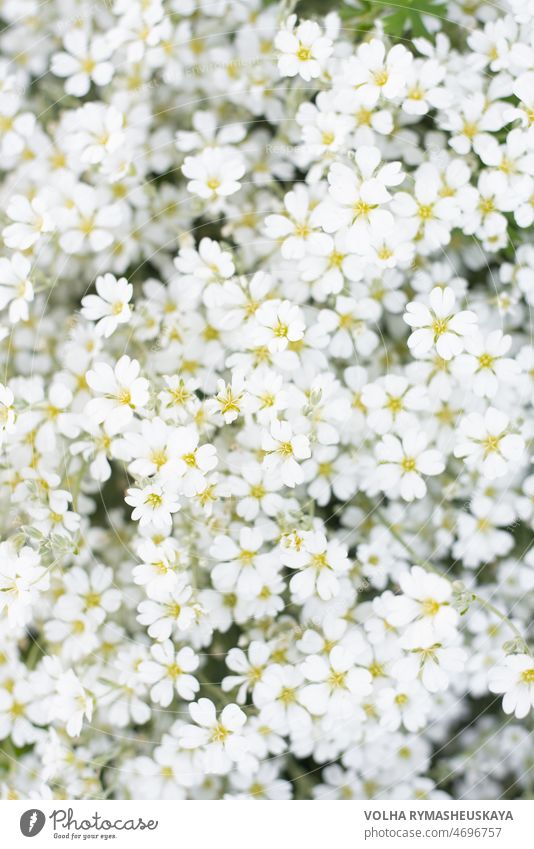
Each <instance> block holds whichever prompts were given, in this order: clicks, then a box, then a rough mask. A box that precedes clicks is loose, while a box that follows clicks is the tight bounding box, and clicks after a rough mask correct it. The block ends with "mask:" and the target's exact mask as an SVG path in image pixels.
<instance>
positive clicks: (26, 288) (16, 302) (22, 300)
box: [0, 253, 33, 324]
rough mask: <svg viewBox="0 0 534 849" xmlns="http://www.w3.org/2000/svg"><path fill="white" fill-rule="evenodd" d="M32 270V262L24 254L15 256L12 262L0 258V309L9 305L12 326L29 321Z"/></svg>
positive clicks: (31, 298) (31, 296)
mask: <svg viewBox="0 0 534 849" xmlns="http://www.w3.org/2000/svg"><path fill="white" fill-rule="evenodd" d="M30 269H31V262H30V261H29V259H27V258H26V257H25V256H23V255H22V254H18V253H17V254H13V256H12V257H11V260H8V259H6V258H5V257H0V309H4V308H5V307H6V306H7V305H8V304H9V320H10V322H11V323H12V324H16V322H17V321H27V319H28V315H29V311H28V304H29V303H30V302H31V301H33V286H32V284H31V281H30V280H29V274H30Z"/></svg>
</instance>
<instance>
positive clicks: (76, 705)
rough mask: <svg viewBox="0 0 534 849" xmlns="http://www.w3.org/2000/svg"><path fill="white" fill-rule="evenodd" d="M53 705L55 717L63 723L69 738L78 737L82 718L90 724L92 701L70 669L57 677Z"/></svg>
mask: <svg viewBox="0 0 534 849" xmlns="http://www.w3.org/2000/svg"><path fill="white" fill-rule="evenodd" d="M53 705H54V708H53V709H54V712H55V714H56V716H57V717H58V719H60V720H62V721H63V722H64V723H65V729H66V731H67V734H68V735H69V736H70V737H78V736H79V734H80V733H81V730H82V726H83V720H84V718H85V719H87V720H88V722H90V721H91V718H92V716H93V707H94V700H93V698H92V697H91V696H90V695H89V693H87V691H86V690H85V689H84V687H83V685H82V683H81V681H80V680H79V678H78V676H77V675H76V674H75V673H74V672H73V671H72V669H69V670H68V671H67V672H65V673H63V674H62V675H61V676H60V677H59V679H58V681H57V695H56V697H55V699H54V702H53Z"/></svg>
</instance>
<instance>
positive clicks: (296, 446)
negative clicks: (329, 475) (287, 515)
mask: <svg viewBox="0 0 534 849" xmlns="http://www.w3.org/2000/svg"><path fill="white" fill-rule="evenodd" d="M261 447H262V449H263V451H265V456H264V459H263V465H264V467H265V468H266V469H267V470H268V471H273V470H275V469H276V470H277V471H278V472H279V474H280V477H281V478H282V480H283V482H284V484H285V485H286V486H290V487H293V486H296V485H297V484H299V483H302V481H303V480H304V472H303V471H302V467H301V466H300V465H299V462H298V461H299V460H307V459H308V458H309V457H311V449H310V441H309V439H308V437H307V436H305V435H304V434H302V433H300V434H294V433H293V431H292V428H291V425H290V423H289V422H282V421H279V420H278V419H274V420H273V421H272V422H271V427H270V429H269V430H264V431H263V435H262V440H261Z"/></svg>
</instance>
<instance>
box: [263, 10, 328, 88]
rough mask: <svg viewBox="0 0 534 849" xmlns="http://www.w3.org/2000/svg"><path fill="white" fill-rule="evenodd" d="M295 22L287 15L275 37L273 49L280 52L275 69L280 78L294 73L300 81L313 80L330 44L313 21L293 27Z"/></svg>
mask: <svg viewBox="0 0 534 849" xmlns="http://www.w3.org/2000/svg"><path fill="white" fill-rule="evenodd" d="M296 20H297V16H296V15H290V16H289V18H288V19H287V21H286V23H285V26H284V27H283V28H282V29H281V30H280V31H279V32H278V33H277V34H276V38H275V40H274V46H275V47H276V49H277V50H280V51H281V52H282V55H281V56H280V57H279V59H278V70H279V71H280V74H281V75H282V76H283V77H295V76H296V75H297V74H298V75H299V76H301V77H302V79H303V80H311V79H315V78H316V77H319V76H320V75H321V73H322V71H323V68H324V65H325V62H326V60H327V59H328V57H329V56H330V53H331V52H332V42H331V40H330V39H329V38H327V37H326V36H324V35H323V32H322V30H321V28H320V26H319V25H318V24H317V23H316V22H315V21H302V22H301V23H300V24H299V25H298V26H297V27H295V23H296Z"/></svg>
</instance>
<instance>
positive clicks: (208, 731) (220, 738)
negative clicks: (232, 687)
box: [179, 698, 248, 775]
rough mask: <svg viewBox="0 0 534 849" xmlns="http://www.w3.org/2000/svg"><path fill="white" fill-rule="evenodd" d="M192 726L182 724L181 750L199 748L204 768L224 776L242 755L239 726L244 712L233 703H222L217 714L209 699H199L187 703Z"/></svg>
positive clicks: (244, 743)
mask: <svg viewBox="0 0 534 849" xmlns="http://www.w3.org/2000/svg"><path fill="white" fill-rule="evenodd" d="M189 713H190V714H191V718H192V719H193V720H194V722H195V723H196V725H184V726H182V728H181V729H180V733H179V741H180V745H181V746H182V747H183V748H184V749H200V750H201V752H202V759H203V762H204V769H205V771H206V772H207V773H208V774H210V773H212V774H215V775H226V774H227V773H228V772H230V770H231V769H232V766H233V765H234V764H235V763H238V762H239V761H240V760H242V758H243V757H244V756H245V755H246V752H247V749H248V745H247V740H246V738H245V736H244V735H243V728H244V726H245V723H246V721H247V717H246V715H245V713H244V712H243V711H242V710H241V708H240V707H238V706H237V705H233V704H230V705H226V707H224V708H223V709H222V711H221V713H220V715H219V716H217V712H216V710H215V705H214V704H213V702H212V701H210V699H204V698H202V699H199V700H198V702H193V703H192V704H190V705H189Z"/></svg>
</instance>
